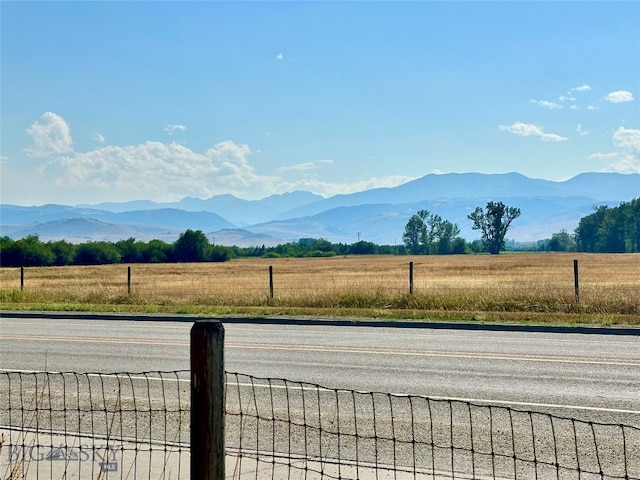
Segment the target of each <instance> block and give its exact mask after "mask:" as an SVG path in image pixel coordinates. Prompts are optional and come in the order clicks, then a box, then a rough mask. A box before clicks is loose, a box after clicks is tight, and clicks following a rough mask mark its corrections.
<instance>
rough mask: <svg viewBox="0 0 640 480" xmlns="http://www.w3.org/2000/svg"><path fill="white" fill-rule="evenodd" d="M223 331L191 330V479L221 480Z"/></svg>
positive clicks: (207, 326) (208, 324)
mask: <svg viewBox="0 0 640 480" xmlns="http://www.w3.org/2000/svg"><path fill="white" fill-rule="evenodd" d="M224 383H225V382H224V328H223V326H222V323H220V322H216V321H210V320H203V321H197V322H195V323H194V324H193V326H192V327H191V479H192V480H224V478H225V469H224Z"/></svg>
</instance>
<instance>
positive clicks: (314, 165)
mask: <svg viewBox="0 0 640 480" xmlns="http://www.w3.org/2000/svg"><path fill="white" fill-rule="evenodd" d="M329 163H333V160H319V161H317V162H305V163H298V164H296V165H289V166H286V167H280V168H279V169H278V171H279V172H292V171H293V172H300V171H308V170H317V169H318V168H320V166H321V165H323V164H329Z"/></svg>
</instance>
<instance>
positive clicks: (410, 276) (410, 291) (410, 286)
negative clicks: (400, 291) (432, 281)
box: [409, 262, 413, 295]
mask: <svg viewBox="0 0 640 480" xmlns="http://www.w3.org/2000/svg"><path fill="white" fill-rule="evenodd" d="M409 294H410V295H413V262H409Z"/></svg>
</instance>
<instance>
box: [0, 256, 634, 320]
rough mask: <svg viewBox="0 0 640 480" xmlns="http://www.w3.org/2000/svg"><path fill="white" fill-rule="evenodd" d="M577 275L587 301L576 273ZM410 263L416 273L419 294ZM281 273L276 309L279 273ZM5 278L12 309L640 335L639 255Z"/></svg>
mask: <svg viewBox="0 0 640 480" xmlns="http://www.w3.org/2000/svg"><path fill="white" fill-rule="evenodd" d="M574 259H577V260H578V262H579V263H578V265H579V280H580V282H579V299H576V295H575V289H574V270H573V261H574ZM409 262H413V264H414V282H413V294H409ZM270 266H272V268H273V298H272V297H271V290H270V283H269V267H270ZM127 267H128V266H127V265H123V264H120V265H105V266H87V267H76V266H73V267H43V268H38V267H33V268H25V280H24V288H23V289H21V288H20V270H19V269H16V268H1V269H0V300H1V302H2V305H3V308H20V309H25V308H29V309H49V310H51V309H56V310H61V309H63V310H104V311H137V312H140V311H142V312H178V313H197V314H224V313H245V314H257V315H264V314H319V315H332V316H333V315H341V316H353V317H358V316H367V317H385V318H416V319H419V318H432V319H439V318H440V319H459V320H480V321H492V320H500V321H520V322H522V321H533V322H547V321H553V322H556V323H557V322H561V323H576V322H577V323H593V324H627V325H628V324H638V325H640V255H638V254H626V255H625V254H612V255H605V254H575V253H574V254H559V253H557V254H556V253H508V254H501V255H498V256H490V255H460V256H414V257H408V256H348V257H332V258H281V259H261V258H258V259H238V260H232V261H229V262H225V263H196V264H144V265H142V264H140V265H131V292H130V293H129V292H128V283H127Z"/></svg>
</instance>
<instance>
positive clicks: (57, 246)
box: [47, 240, 76, 265]
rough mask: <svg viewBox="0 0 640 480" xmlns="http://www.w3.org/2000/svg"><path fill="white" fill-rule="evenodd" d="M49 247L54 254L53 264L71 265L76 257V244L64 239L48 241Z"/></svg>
mask: <svg viewBox="0 0 640 480" xmlns="http://www.w3.org/2000/svg"><path fill="white" fill-rule="evenodd" d="M47 244H48V245H49V248H50V249H51V251H52V252H53V255H54V256H55V260H54V262H53V263H54V264H55V265H71V264H72V263H73V262H74V260H75V258H76V246H75V245H74V244H73V243H69V242H67V241H66V240H58V241H55V242H48V243H47Z"/></svg>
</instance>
